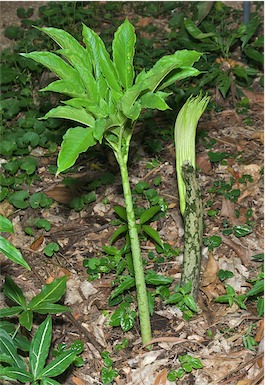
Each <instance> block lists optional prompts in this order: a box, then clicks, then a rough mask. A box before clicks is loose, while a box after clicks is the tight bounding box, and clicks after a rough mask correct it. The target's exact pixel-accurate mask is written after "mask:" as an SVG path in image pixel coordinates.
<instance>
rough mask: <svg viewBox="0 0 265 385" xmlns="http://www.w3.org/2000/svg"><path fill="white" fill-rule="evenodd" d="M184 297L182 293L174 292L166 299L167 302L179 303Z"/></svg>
mask: <svg viewBox="0 0 265 385" xmlns="http://www.w3.org/2000/svg"><path fill="white" fill-rule="evenodd" d="M182 299H183V295H182V294H181V293H174V294H172V295H171V296H170V297H169V298H168V299H166V301H165V303H166V304H175V303H179V302H180V301H181V300H182Z"/></svg>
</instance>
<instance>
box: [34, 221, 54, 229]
mask: <svg viewBox="0 0 265 385" xmlns="http://www.w3.org/2000/svg"><path fill="white" fill-rule="evenodd" d="M35 225H36V226H37V227H38V229H44V230H45V231H50V229H51V227H52V225H51V222H50V221H47V219H42V218H41V219H38V220H37V221H36V223H35Z"/></svg>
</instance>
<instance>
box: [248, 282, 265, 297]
mask: <svg viewBox="0 0 265 385" xmlns="http://www.w3.org/2000/svg"><path fill="white" fill-rule="evenodd" d="M263 292H264V281H263V279H261V280H260V281H257V282H255V284H254V286H253V287H252V288H251V289H250V290H249V291H248V292H247V293H246V297H253V296H255V295H258V294H260V293H263Z"/></svg>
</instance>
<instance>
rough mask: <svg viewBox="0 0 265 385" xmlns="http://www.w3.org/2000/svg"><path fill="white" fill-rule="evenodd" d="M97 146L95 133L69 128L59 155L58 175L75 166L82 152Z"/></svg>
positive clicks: (79, 128)
mask: <svg viewBox="0 0 265 385" xmlns="http://www.w3.org/2000/svg"><path fill="white" fill-rule="evenodd" d="M95 144H96V140H95V138H94V135H93V131H92V130H91V129H88V128H83V127H75V128H69V130H68V131H67V132H66V134H65V135H64V137H63V143H62V147H61V150H60V152H59V155H58V160H57V163H58V170H57V175H58V174H59V173H60V172H62V171H64V170H66V169H68V168H69V167H71V166H73V164H74V163H75V161H76V159H77V158H78V156H79V154H81V152H85V151H87V149H88V148H89V147H92V146H94V145H95Z"/></svg>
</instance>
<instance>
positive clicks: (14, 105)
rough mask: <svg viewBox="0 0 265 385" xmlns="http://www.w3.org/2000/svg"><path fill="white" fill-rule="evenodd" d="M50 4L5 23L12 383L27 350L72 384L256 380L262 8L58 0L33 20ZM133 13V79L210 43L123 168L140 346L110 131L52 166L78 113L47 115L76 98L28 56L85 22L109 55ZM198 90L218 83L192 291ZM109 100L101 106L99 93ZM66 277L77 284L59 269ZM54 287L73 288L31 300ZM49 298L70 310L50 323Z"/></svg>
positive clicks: (201, 132)
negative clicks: (42, 339) (187, 196)
mask: <svg viewBox="0 0 265 385" xmlns="http://www.w3.org/2000/svg"><path fill="white" fill-rule="evenodd" d="M1 7H2V5H1ZM38 7H39V4H37V6H36V7H35V6H34V3H29V7H26V8H20V9H18V11H16V7H15V8H13V9H14V13H17V15H18V19H17V21H18V23H17V25H16V26H14V25H13V24H11V23H10V24H9V25H10V27H8V28H7V29H6V30H5V32H4V34H5V35H6V36H8V37H9V38H10V39H11V40H9V42H11V43H12V47H11V46H8V48H7V49H5V50H4V51H3V52H2V56H1V59H2V64H1V88H2V95H1V114H2V124H1V139H2V140H1V146H0V152H1V180H0V185H1V186H0V198H1V202H0V215H2V217H1V218H3V219H2V222H1V223H2V229H1V231H2V232H1V239H0V244H1V245H2V246H1V247H2V251H4V252H6V251H7V253H6V254H7V255H6V256H7V257H10V256H11V259H10V258H7V257H6V256H5V255H4V256H3V255H2V254H1V274H2V275H3V281H2V282H3V286H2V291H3V292H2V293H1V296H0V307H1V311H2V312H3V314H5V315H6V316H7V315H8V316H7V317H4V318H2V319H1V330H4V331H5V332H6V333H7V334H6V333H5V336H4V338H5V342H6V346H7V347H8V351H9V352H11V351H12V352H13V353H14V354H13V359H12V354H11V356H10V354H9V353H7V351H6V350H5V351H3V349H4V348H3V345H1V354H2V355H1V360H2V361H1V362H2V367H1V370H2V371H3V373H4V372H5V375H6V377H5V378H6V379H7V378H8V377H7V376H8V375H9V380H8V381H9V382H13V381H15V379H14V378H15V376H16V375H15V374H14V372H12V371H13V369H12V367H14V362H16V361H18V362H19V363H20V366H21V375H22V372H23V371H24V372H23V373H24V375H26V376H27V380H28V382H30V381H34V380H33V377H34V378H35V380H36V381H39V382H41V383H62V384H68V383H70V382H71V383H76V384H82V383H104V384H108V383H120V384H128V385H133V384H138V383H141V382H142V380H143V378H144V379H145V381H146V383H147V385H149V384H152V385H153V384H155V383H161V384H166V383H167V381H168V382H169V381H172V382H173V383H179V384H185V383H194V384H204V383H205V384H212V383H213V382H215V381H218V382H221V383H222V382H230V383H232V384H236V383H237V382H238V381H243V382H244V383H246V384H258V383H259V382H260V381H262V380H261V371H262V370H261V365H262V363H261V361H260V354H261V353H260V351H261V346H262V344H261V342H260V341H261V340H262V331H263V324H262V314H263V303H264V299H263V270H262V263H263V253H262V248H263V244H262V216H263V210H262V201H263V199H262V194H261V178H262V173H263V168H262V164H263V156H262V142H261V141H262V134H261V132H260V130H259V127H261V126H262V124H263V123H262V118H261V117H262V111H263V107H262V106H261V100H263V94H262V93H263V89H262V65H261V62H260V58H261V56H260V55H261V54H262V44H261V42H262V39H263V33H262V25H263V13H262V12H261V11H262V4H261V3H258V2H257V3H253V4H252V6H251V7H252V8H251V18H250V22H249V23H248V24H247V25H246V26H244V25H243V14H242V9H241V8H239V9H235V8H231V7H227V6H226V5H223V4H222V3H211V4H210V5H208V2H199V3H196V2H144V3H142V2H127V3H120V2H119V3H116V2H106V3H105V4H104V3H96V2H91V3H90V2H74V3H73V2H67V3H64V2H60V3H59V2H57V3H52V2H51V3H48V4H47V5H44V6H41V7H40V9H39V15H38V16H36V13H37V11H38ZM11 9H12V6H11V5H10V6H9V8H8V11H9V12H8V14H10V13H11ZM4 14H5V13H4ZM58 15H60V17H58ZM32 17H34V20H32ZM126 18H127V19H128V20H129V21H130V23H131V24H132V25H134V26H135V31H136V35H137V39H136V40H135V52H134V72H135V78H137V77H139V79H141V76H143V75H140V74H141V72H142V71H143V70H144V71H145V73H148V72H149V71H152V68H154V66H155V65H156V64H155V63H156V62H157V61H159V59H160V58H161V57H163V56H165V55H166V56H168V55H169V56H170V55H173V54H174V52H175V51H178V50H180V51H181V50H183V49H188V50H192V51H198V52H202V55H201V56H200V58H199V60H198V61H196V62H194V64H193V68H196V70H198V71H200V74H198V76H194V77H192V78H191V77H188V78H187V79H182V80H179V81H178V82H174V83H172V84H171V85H169V87H168V89H166V92H167V93H168V94H170V95H168V96H167V105H168V106H169V107H170V109H166V110H164V111H161V112H159V111H158V110H157V109H156V110H155V109H153V110H152V109H148V108H144V109H142V111H141V114H140V115H139V117H138V118H137V119H136V120H135V121H134V135H133V137H132V138H131V140H130V154H129V156H128V162H127V168H128V174H129V177H130V184H131V189H132V190H131V193H132V206H133V211H134V216H135V219H136V229H137V233H138V237H139V241H140V247H141V254H142V263H143V268H144V279H145V285H146V288H147V301H148V305H147V306H148V312H149V314H150V320H151V325H152V331H153V335H152V337H153V339H152V341H151V342H152V347H153V349H152V350H151V351H148V350H142V349H141V339H140V333H141V331H140V325H139V318H138V308H137V299H136V291H135V282H134V266H133V259H132V254H131V249H130V241H129V232H128V227H129V226H128V221H127V215H126V209H125V202H124V199H123V195H122V185H121V180H120V176H119V169H118V167H117V162H116V159H115V158H114V157H113V155H112V150H111V148H107V147H106V146H104V142H105V139H104V137H103V135H102V144H103V145H101V146H99V145H98V144H96V145H95V146H93V147H90V149H89V151H87V152H82V153H81V154H80V155H79V157H78V158H77V159H76V161H75V164H73V165H72V166H71V167H70V168H69V169H68V170H64V171H62V172H61V173H60V174H59V175H58V176H57V177H55V174H56V171H57V166H56V159H57V156H58V152H59V150H60V145H61V143H62V138H63V136H64V135H65V136H66V137H67V132H68V131H67V130H68V129H69V128H72V127H74V126H73V121H72V122H71V121H69V120H68V121H67V120H66V119H61V118H51V117H50V118H48V119H40V118H42V117H43V116H45V114H49V111H52V110H53V109H55V108H56V107H57V106H58V104H59V103H60V104H61V106H62V105H65V106H67V104H66V103H65V102H67V100H68V99H69V96H67V95H66V96H62V95H61V94H59V93H54V92H50V91H46V92H39V90H40V89H43V88H47V87H48V89H49V87H51V88H52V87H53V85H52V84H56V82H57V84H58V78H57V79H56V78H55V77H53V76H52V75H51V71H49V70H45V69H44V67H43V66H42V65H40V64H38V63H35V62H34V61H32V60H30V59H28V58H25V57H23V56H21V55H20V53H21V52H27V53H29V52H33V51H46V54H47V53H48V52H53V53H54V54H55V55H57V56H58V57H59V56H61V53H63V50H59V51H58V44H57V43H56V42H54V41H53V39H51V38H50V37H49V36H48V35H47V34H45V33H43V31H41V29H42V28H44V29H46V28H48V27H50V28H51V27H54V26H56V28H58V29H63V30H65V31H67V32H68V33H70V34H71V36H73V37H74V38H75V39H76V41H78V42H82V39H83V36H82V23H84V24H86V25H87V26H88V27H89V28H90V30H91V31H92V30H93V31H95V35H98V36H100V39H101V40H102V41H103V42H104V45H105V47H106V51H107V55H109V56H110V58H113V57H112V44H113V38H114V33H115V31H117V29H118V28H119V26H120V25H121V24H123V22H124V20H125V19H126ZM4 19H5V20H6V23H7V22H8V21H7V20H8V18H4ZM35 19H36V20H35ZM32 25H35V26H36V27H37V28H33V27H32ZM127 27H128V25H127ZM215 27H216V28H215ZM93 36H94V35H93ZM5 42H8V41H7V40H5V41H4V43H5ZM4 43H3V44H4ZM9 47H11V48H9ZM82 47H83V48H84V49H85V44H83V43H82ZM81 50H82V49H81ZM60 51H61V53H60ZM64 54H65V55H67V54H68V55H70V54H69V53H67V52H66V51H65V52H64ZM251 55H252V57H251ZM69 58H70V56H69ZM66 62H67V64H69V61H67V60H66ZM54 81H55V83H53V82H54ZM59 81H60V80H59ZM60 84H63V83H59V85H60ZM77 85H78V81H77V82H76V84H75V86H77ZM112 85H113V84H112ZM71 90H72V91H73V90H74V87H72V88H71ZM122 91H124V89H123V88H122ZM164 91H165V89H163V90H162V91H159V92H164ZM200 92H202V94H203V95H204V94H206V93H207V94H208V95H209V96H210V102H209V104H208V107H207V109H206V111H205V112H204V114H203V116H202V117H201V119H200V121H199V124H198V128H197V135H196V170H197V178H198V180H199V183H200V187H201V192H202V206H203V219H204V227H203V245H202V254H201V262H202V270H201V277H200V285H199V290H198V295H197V301H195V300H194V296H193V295H192V294H193V293H192V285H191V284H192V282H190V281H188V282H187V283H186V284H184V283H183V282H182V283H180V280H181V273H182V257H183V251H184V237H183V231H184V226H183V223H182V219H181V216H180V214H181V213H180V211H179V202H178V190H177V181H176V172H175V157H176V153H175V151H174V146H173V138H174V135H173V134H174V125H175V121H176V117H177V114H178V112H179V110H180V109H181V107H182V106H183V105H184V104H185V101H186V100H188V98H189V96H190V95H196V94H199V93H200ZM158 95H159V94H158ZM78 97H79V98H80V95H78ZM140 97H142V95H139V99H138V101H139V100H140ZM108 102H110V100H108ZM115 105H116V104H115ZM71 107H72V106H71ZM82 107H84V106H82ZM90 107H91V106H90ZM101 107H102V108H101V110H102V111H103V110H104V108H103V105H102V102H101ZM74 108H76V106H74ZM134 108H135V111H136V112H137V107H134ZM103 112H104V111H103ZM92 114H93V112H92ZM122 114H123V112H122ZM101 118H102V120H104V119H105V118H106V117H101ZM130 120H132V119H131V118H128V121H129V122H130ZM78 126H82V128H84V126H83V125H82V124H81V123H78ZM70 132H71V131H70ZM179 144H180V143H179ZM61 152H62V149H61ZM9 221H10V222H9ZM11 223H12V225H11ZM12 244H13V245H14V246H13V247H11V246H10V245H12ZM15 250H16V251H15ZM18 250H19V251H18ZM22 258H23V259H22ZM11 260H12V261H13V262H11ZM25 261H26V262H25ZM14 262H21V263H22V264H24V266H25V267H27V266H29V267H30V268H31V270H27V269H25V268H24V267H22V266H21V265H19V264H16V263H14ZM25 263H27V265H26V264H25ZM65 275H66V277H67V280H66V278H65V277H64V278H63V279H62V276H65ZM58 280H59V281H58ZM4 282H5V283H4ZM51 282H52V283H51ZM54 282H55V283H54ZM57 282H63V284H64V285H65V283H66V285H67V289H66V290H65V286H64V291H63V293H64V294H63V296H61V297H60V298H61V299H60V302H59V303H58V302H57V303H56V302H52V301H48V302H47V303H46V302H45V301H44V302H43V303H42V304H36V303H35V305H36V306H35V305H34V298H35V297H36V298H38V296H41V293H42V292H43V293H44V294H45V292H46V291H49V287H51V288H52V287H53V285H57ZM50 284H51V286H50ZM61 285H62V283H61ZM42 287H46V289H43V290H44V291H43V290H41V288H42ZM21 292H22V295H21ZM12 293H13V294H12ZM19 293H20V294H19ZM57 294H58V295H59V291H58V293H57V292H56V295H57ZM61 294H62V291H61ZM7 295H9V297H8V296H7ZM10 297H11V298H10ZM57 297H58V296H57ZM23 298H24V300H23ZM58 298H59V297H58ZM12 299H17V300H19V301H20V302H21V301H22V302H21V303H17V302H16V301H15V303H14V302H13V300H12ZM32 301H33V302H32ZM32 304H33V305H32ZM41 306H42V307H43V312H42V313H41V314H40V313H38V312H37V310H40V311H41ZM44 308H45V309H44ZM52 308H53V310H54V311H55V310H56V309H57V310H58V309H59V308H60V309H61V310H62V309H64V310H66V309H71V311H66V312H65V311H63V312H61V313H60V312H59V313H57V314H56V315H55V314H53V313H52V315H51V317H52V322H51V318H50V316H49V315H48V317H47V314H48V313H49V312H52ZM35 310H36V311H35ZM44 311H45V312H44ZM46 317H47V318H46ZM20 319H21V321H22V324H19V320H20ZM24 325H26V326H27V327H28V329H30V330H27V328H26V327H25V326H24ZM43 325H44V326H45V327H46V326H47V330H48V329H49V335H51V334H52V339H51V343H48V342H47V344H46V345H45V346H43V349H44V350H42V349H39V350H38V352H39V357H41V362H42V364H41V367H39V369H38V370H37V372H38V373H37V372H36V373H34V375H32V372H31V367H33V366H34V367H35V364H33V361H32V360H31V358H32V357H31V355H30V354H29V353H28V352H29V350H30V349H31V350H32V351H33V350H34V351H36V349H37V345H38V344H37V340H38V338H35V336H36V335H37V336H40V334H41V333H42V331H43V330H42V327H44V326H43ZM51 330H52V333H51ZM80 339H81V340H82V341H83V343H84V350H83V346H82V343H81V342H80V341H79V340H80ZM75 341H76V343H75ZM30 346H31V347H30ZM148 346H150V345H146V347H148ZM47 352H48V357H47V356H46V354H47ZM62 354H63V356H62V357H64V355H65V356H67V357H70V358H69V363H70V361H71V362H72V360H73V362H72V364H71V365H70V366H69V367H68V368H67V365H65V366H63V365H62V366H61V372H60V373H61V374H59V372H57V373H55V376H53V372H49V373H48V374H51V375H50V376H48V375H46V374H47V373H46V372H45V371H46V369H47V368H49V367H50V365H53V364H52V362H54V360H57V359H58V360H60V358H59V357H60V355H62ZM74 354H75V358H74ZM80 356H82V359H83V361H82V359H81V357H80ZM220 357H221V360H220ZM46 359H47V360H46ZM14 360H15V361H14ZM22 361H23V362H24V363H22ZM31 361H32V362H31ZM82 362H83V363H82ZM65 369H66V370H65ZM11 372H12V373H11ZM26 372H27V374H25V373H26ZM3 373H2V374H3ZM8 373H9V374H8ZM45 373H46V374H45ZM3 375H4V374H3ZM10 376H11V377H13V380H11V377H10ZM25 378H26V377H24V379H25ZM21 380H23V378H22V377H20V378H19V381H21Z"/></svg>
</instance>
